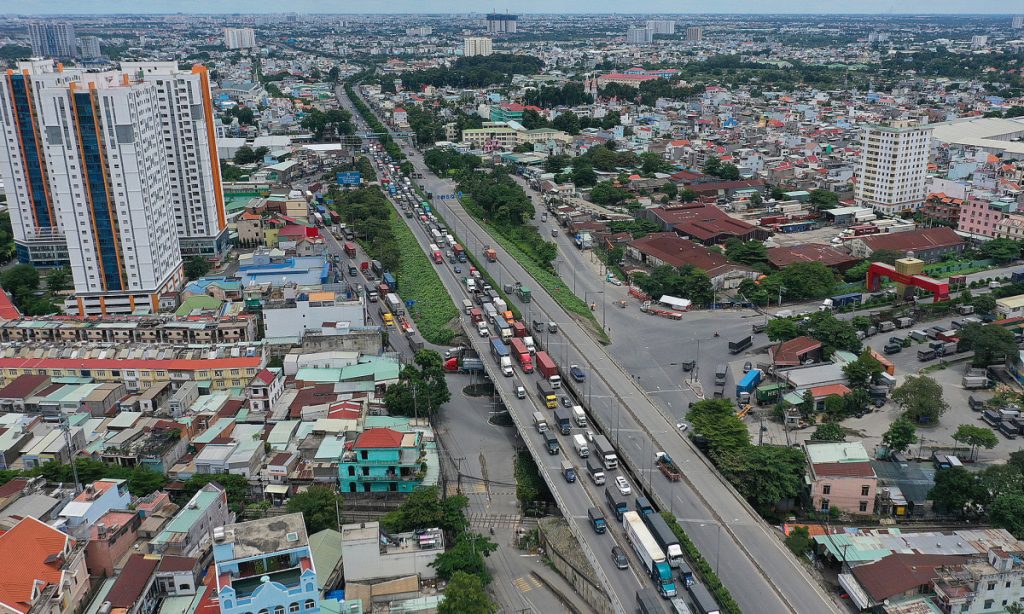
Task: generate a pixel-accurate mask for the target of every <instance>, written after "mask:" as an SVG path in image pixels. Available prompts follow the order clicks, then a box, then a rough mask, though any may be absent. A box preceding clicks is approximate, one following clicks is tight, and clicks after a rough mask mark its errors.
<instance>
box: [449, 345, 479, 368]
mask: <svg viewBox="0 0 1024 614" xmlns="http://www.w3.org/2000/svg"><path fill="white" fill-rule="evenodd" d="M444 370H445V371H447V372H448V373H482V372H483V370H484V361H482V360H480V356H479V355H478V354H477V353H476V352H474V351H473V350H469V349H466V350H462V351H461V352H459V353H458V354H457V355H455V356H452V357H450V358H448V359H447V360H445V361H444Z"/></svg>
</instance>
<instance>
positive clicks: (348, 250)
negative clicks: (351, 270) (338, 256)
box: [345, 242, 356, 258]
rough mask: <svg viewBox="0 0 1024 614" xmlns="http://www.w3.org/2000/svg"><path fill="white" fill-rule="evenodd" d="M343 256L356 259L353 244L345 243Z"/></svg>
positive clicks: (354, 245)
mask: <svg viewBox="0 0 1024 614" xmlns="http://www.w3.org/2000/svg"><path fill="white" fill-rule="evenodd" d="M345 255H346V256H348V257H349V258H355V257H356V244H355V243H351V242H349V243H345Z"/></svg>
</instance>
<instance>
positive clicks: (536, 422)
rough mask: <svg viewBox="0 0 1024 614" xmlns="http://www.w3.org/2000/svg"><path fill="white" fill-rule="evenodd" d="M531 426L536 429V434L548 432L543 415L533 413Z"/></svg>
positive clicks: (537, 412) (546, 422)
mask: <svg viewBox="0 0 1024 614" xmlns="http://www.w3.org/2000/svg"><path fill="white" fill-rule="evenodd" d="M533 426H535V427H537V432H538V433H546V432H547V430H548V421H547V419H546V418H545V417H544V414H542V413H540V412H539V411H535V412H533Z"/></svg>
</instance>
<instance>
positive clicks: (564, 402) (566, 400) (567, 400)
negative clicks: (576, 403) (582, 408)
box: [559, 397, 572, 407]
mask: <svg viewBox="0 0 1024 614" xmlns="http://www.w3.org/2000/svg"><path fill="white" fill-rule="evenodd" d="M559 400H560V401H561V402H562V407H572V399H570V398H569V397H559Z"/></svg>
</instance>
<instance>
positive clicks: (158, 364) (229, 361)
mask: <svg viewBox="0 0 1024 614" xmlns="http://www.w3.org/2000/svg"><path fill="white" fill-rule="evenodd" d="M260 361H261V358H260V357H259V356H247V357H241V358H202V359H199V358H197V359H194V360H189V359H184V358H182V359H174V360H119V359H116V358H0V369H72V370H75V369H158V370H162V371H206V370H212V369H249V368H253V367H259V366H260Z"/></svg>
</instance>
